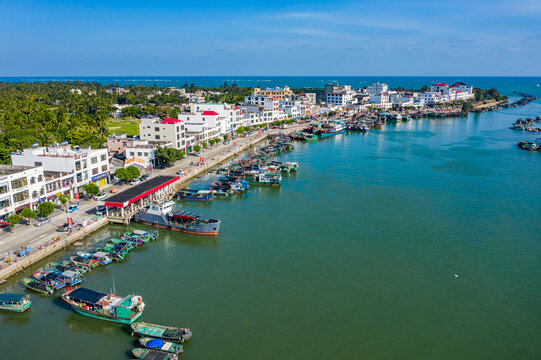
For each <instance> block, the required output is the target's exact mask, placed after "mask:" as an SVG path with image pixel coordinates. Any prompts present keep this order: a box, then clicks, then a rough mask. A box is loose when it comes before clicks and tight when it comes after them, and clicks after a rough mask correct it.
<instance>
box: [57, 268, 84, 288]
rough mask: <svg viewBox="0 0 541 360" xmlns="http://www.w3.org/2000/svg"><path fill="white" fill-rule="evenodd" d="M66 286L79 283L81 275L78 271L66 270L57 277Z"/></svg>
mask: <svg viewBox="0 0 541 360" xmlns="http://www.w3.org/2000/svg"><path fill="white" fill-rule="evenodd" d="M59 279H62V280H63V281H64V282H65V283H66V284H68V285H70V286H75V285H79V284H80V283H81V281H82V280H81V274H80V273H79V272H78V271H73V270H66V271H64V272H62V273H61V274H60V276H59Z"/></svg>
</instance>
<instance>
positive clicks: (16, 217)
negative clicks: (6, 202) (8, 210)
mask: <svg viewBox="0 0 541 360" xmlns="http://www.w3.org/2000/svg"><path fill="white" fill-rule="evenodd" d="M6 220H7V222H8V223H9V227H10V228H11V229H13V227H14V226H15V225H17V224H18V223H19V222H20V221H21V217H20V216H19V215H17V214H14V215H10V216H8V217H7V219H6Z"/></svg>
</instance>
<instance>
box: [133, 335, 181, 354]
mask: <svg viewBox="0 0 541 360" xmlns="http://www.w3.org/2000/svg"><path fill="white" fill-rule="evenodd" d="M139 344H141V346H142V347H145V348H147V349H152V350H158V351H165V352H168V353H172V354H180V353H181V352H183V351H184V349H183V348H182V345H181V344H177V343H174V342H171V341H163V340H162V339H153V338H147V337H145V338H141V339H139Z"/></svg>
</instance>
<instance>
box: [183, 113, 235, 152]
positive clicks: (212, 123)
mask: <svg viewBox="0 0 541 360" xmlns="http://www.w3.org/2000/svg"><path fill="white" fill-rule="evenodd" d="M179 118H180V119H182V121H184V122H185V125H186V134H187V136H193V138H194V139H195V143H196V144H201V143H203V142H207V141H209V140H210V139H214V138H217V137H220V136H223V135H225V134H228V133H229V132H230V129H229V128H228V126H227V125H226V124H227V123H228V120H227V118H226V117H223V116H220V114H218V113H217V112H216V111H211V110H205V111H202V112H201V111H199V112H196V113H194V114H181V115H179Z"/></svg>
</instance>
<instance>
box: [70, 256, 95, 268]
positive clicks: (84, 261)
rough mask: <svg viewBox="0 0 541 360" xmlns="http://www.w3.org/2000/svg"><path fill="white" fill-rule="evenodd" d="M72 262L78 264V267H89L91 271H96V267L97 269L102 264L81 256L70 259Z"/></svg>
mask: <svg viewBox="0 0 541 360" xmlns="http://www.w3.org/2000/svg"><path fill="white" fill-rule="evenodd" d="M70 260H71V261H72V262H74V263H75V264H77V265H81V266H87V267H89V268H90V269H94V268H95V267H97V266H98V265H99V264H100V263H99V262H97V261H96V260H93V259H91V258H90V257H82V256H79V255H74V256H72V257H70Z"/></svg>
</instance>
